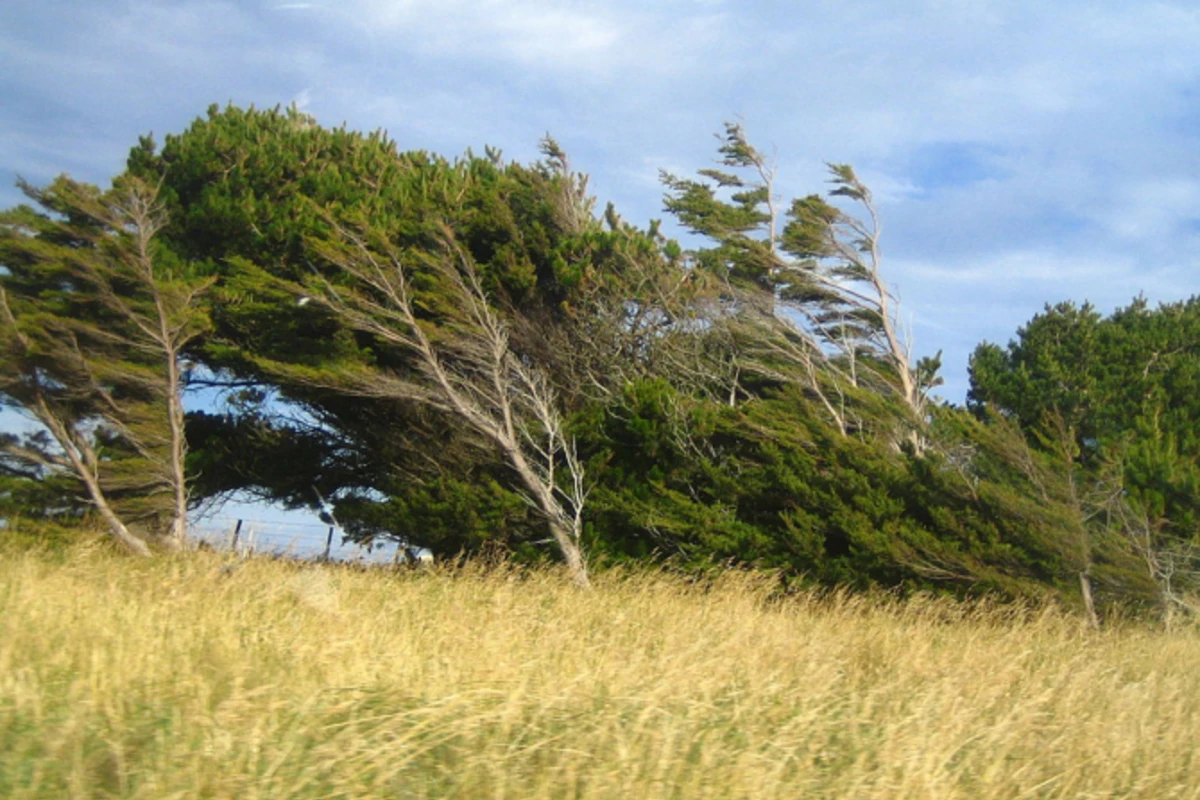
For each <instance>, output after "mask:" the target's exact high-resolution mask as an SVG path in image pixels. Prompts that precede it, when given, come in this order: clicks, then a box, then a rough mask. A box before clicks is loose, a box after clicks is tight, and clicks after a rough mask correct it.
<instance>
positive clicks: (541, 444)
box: [306, 220, 588, 587]
mask: <svg viewBox="0 0 1200 800" xmlns="http://www.w3.org/2000/svg"><path fill="white" fill-rule="evenodd" d="M330 223H331V225H332V227H333V232H334V235H333V238H332V239H331V240H327V241H323V242H315V243H314V244H315V246H316V249H317V250H318V251H319V252H320V253H321V254H322V256H323V257H324V258H326V259H327V260H328V261H330V262H331V263H334V264H337V265H338V266H339V267H340V268H341V269H342V270H343V272H344V273H345V275H346V276H349V278H350V279H351V281H350V282H349V283H347V282H343V283H341V284H334V283H333V282H332V281H329V280H320V281H318V282H316V283H315V284H314V287H313V288H314V289H316V290H318V291H319V292H320V295H319V296H320V298H321V302H323V303H324V304H325V305H327V306H328V307H329V308H330V309H332V310H333V312H334V313H335V314H336V315H337V316H338V317H339V318H340V319H342V320H344V321H345V322H346V323H347V324H348V325H350V326H351V327H352V328H354V329H355V330H359V331H363V332H365V333H368V334H370V335H371V336H373V337H374V338H375V339H376V340H377V341H378V342H380V343H381V344H384V345H388V346H392V347H396V348H399V349H401V350H403V351H405V352H407V353H409V354H410V355H411V356H413V358H414V360H415V363H414V364H413V367H412V369H411V370H406V371H404V372H400V371H388V372H383V373H381V372H378V371H375V370H371V371H368V372H365V373H359V374H358V375H355V374H353V373H351V374H341V375H337V385H338V386H339V387H340V388H342V389H344V390H348V391H350V392H353V393H355V394H358V395H362V396H370V397H379V398H387V399H394V400H401V401H415V402H416V403H418V404H421V405H425V406H429V407H431V408H433V409H436V410H437V411H439V412H442V413H444V414H448V415H449V416H450V417H451V418H452V419H453V420H455V421H456V422H459V423H461V424H463V425H465V426H466V427H467V428H468V429H469V430H470V431H471V432H473V433H474V434H476V435H478V436H479V437H481V438H482V439H483V440H484V441H485V442H486V443H487V444H488V445H489V446H491V447H495V448H497V449H498V451H499V453H500V455H501V457H502V458H503V460H504V461H505V463H507V464H508V466H509V467H510V468H511V469H512V470H513V472H514V473H515V474H516V476H517V478H518V480H519V481H520V483H521V485H522V486H523V487H524V490H525V492H526V493H527V497H528V502H529V503H530V505H532V506H533V507H534V508H535V509H537V511H538V512H539V513H540V514H541V515H542V516H543V517H544V519H545V521H546V525H547V527H548V528H549V532H550V535H551V538H552V539H553V541H554V543H555V545H556V546H557V549H558V551H559V553H560V555H561V556H562V558H563V561H564V562H565V563H566V565H567V569H568V571H569V573H570V576H571V579H572V580H573V581H574V582H575V583H576V584H578V585H579V586H582V587H587V586H588V574H587V563H586V559H585V557H584V552H583V543H582V536H583V511H584V503H585V500H586V497H587V488H586V485H585V482H584V471H583V465H582V464H581V462H580V461H579V459H578V457H577V456H576V452H575V445H574V442H573V441H571V440H570V439H569V438H568V437H567V435H566V434H565V432H564V430H563V421H562V416H561V414H560V413H559V410H558V408H557V407H556V401H555V392H554V389H553V388H552V387H551V386H550V384H549V383H548V381H547V380H546V377H545V376H544V375H543V374H542V373H541V372H540V371H539V370H538V369H537V367H536V366H534V365H531V364H528V363H525V362H524V361H522V359H520V358H519V357H518V356H517V354H515V353H514V352H513V351H512V350H511V348H510V346H509V333H508V328H507V326H506V325H505V323H504V322H503V321H502V320H501V319H500V317H499V316H498V315H497V313H496V312H495V311H494V310H493V309H492V308H491V306H490V304H489V302H488V297H487V295H486V293H485V292H484V289H483V286H482V284H481V282H480V279H479V276H478V274H477V268H476V266H475V264H474V263H473V262H472V261H471V259H470V257H469V256H468V255H467V254H466V252H465V251H464V250H463V249H462V248H461V247H459V246H458V244H457V243H456V242H455V241H454V238H453V235H452V233H451V232H450V231H449V230H446V231H445V232H444V239H443V244H442V246H441V248H439V251H435V252H433V253H429V254H427V255H426V256H425V257H424V258H422V259H421V261H420V264H419V267H414V265H411V264H406V263H405V261H404V259H403V257H402V256H401V255H400V254H399V253H398V252H397V251H396V249H395V248H394V247H393V246H391V245H390V243H389V242H388V241H387V240H386V238H384V237H381V236H380V235H379V234H378V232H372V231H369V230H361V229H360V230H358V231H352V230H350V229H348V228H346V227H344V226H342V225H340V224H338V223H336V222H334V221H333V220H330ZM421 268H423V269H421ZM414 273H416V274H414ZM422 279H423V280H424V282H426V284H427V285H428V283H429V282H436V283H437V284H438V288H439V289H440V291H439V292H437V293H436V295H435V294H434V292H432V291H427V292H425V293H423V295H424V296H423V297H422V296H421V293H419V292H418V291H416V290H415V287H414V283H416V282H417V281H421V280H422ZM435 296H436V298H437V305H436V306H435V307H434V313H432V314H430V313H429V311H430V305H432V298H434V297H435ZM422 300H425V301H426V302H422ZM306 380H312V381H316V382H322V381H325V380H327V379H326V378H324V377H321V376H318V375H316V374H314V375H312V377H311V378H307V379H306ZM562 471H565V473H566V475H565V479H564V478H560V472H562Z"/></svg>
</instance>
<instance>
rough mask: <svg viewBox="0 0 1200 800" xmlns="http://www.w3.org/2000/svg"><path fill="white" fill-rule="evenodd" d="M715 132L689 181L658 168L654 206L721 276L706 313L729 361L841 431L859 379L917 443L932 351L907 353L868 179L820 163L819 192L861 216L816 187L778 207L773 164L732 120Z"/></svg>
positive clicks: (932, 380) (698, 261)
mask: <svg viewBox="0 0 1200 800" xmlns="http://www.w3.org/2000/svg"><path fill="white" fill-rule="evenodd" d="M718 138H720V140H721V142H722V144H721V147H720V149H719V152H720V155H721V159H720V162H719V163H720V165H721V167H722V169H702V170H700V171H699V179H697V180H690V179H682V178H678V177H676V176H674V175H671V174H669V173H664V174H663V176H662V179H663V183H664V184H665V185H666V187H667V190H668V191H667V197H666V200H665V207H666V210H667V211H669V212H671V213H672V214H674V215H675V216H676V217H677V218H678V219H679V221H680V222H681V223H682V224H683V225H684V226H685V227H686V228H687V229H688V230H690V231H692V232H693V233H696V234H700V235H702V236H704V237H706V238H707V239H709V240H710V241H711V242H712V243H713V246H710V247H702V248H699V249H697V250H696V251H695V252H694V253H693V258H694V261H695V265H696V266H697V267H698V268H699V269H700V270H702V271H704V272H706V273H710V274H713V275H716V276H717V277H718V278H719V279H720V280H723V281H725V282H726V284H727V286H728V291H727V298H728V300H729V302H727V304H726V312H727V313H726V314H725V315H724V316H723V317H722V319H721V320H720V321H719V323H718V324H719V325H721V326H726V327H727V328H728V329H729V330H730V332H731V337H732V341H733V342H734V347H733V349H734V350H735V353H736V354H735V355H733V358H734V360H735V361H736V362H737V363H738V364H740V365H741V366H742V368H743V371H744V372H746V373H751V374H758V375H760V376H763V377H766V378H768V379H771V380H783V381H785V382H786V381H793V380H794V381H797V382H799V383H801V384H802V385H804V386H805V387H806V389H807V390H808V391H809V392H810V393H811V394H812V395H813V396H814V397H815V398H816V399H818V400H819V401H820V402H821V404H822V406H823V408H824V409H825V411H826V413H827V415H828V417H829V419H830V420H831V421H832V422H833V423H834V424H835V425H836V426H837V427H838V428H839V429H840V430H841V431H842V432H843V434H845V433H848V432H850V431H851V430H854V429H858V428H860V427H861V420H860V419H858V418H856V416H855V411H854V409H853V408H852V406H853V405H854V404H855V403H858V404H861V403H862V399H863V394H862V391H861V390H866V391H867V392H868V393H871V394H874V395H877V396H882V397H886V398H889V399H893V400H895V401H898V403H899V406H900V407H901V408H902V409H903V410H904V414H905V415H906V416H907V418H908V422H907V429H908V430H907V432H906V433H905V434H904V435H903V436H902V437H901V438H902V439H904V440H907V441H909V442H911V443H912V444H913V445H914V446H915V447H916V448H917V449H918V450H920V449H921V448H922V446H923V442H924V439H923V437H922V435H921V434H920V432H919V431H920V429H921V428H922V427H923V426H924V425H925V422H926V416H927V415H926V404H927V393H928V391H929V389H930V388H932V387H933V386H934V385H936V383H937V377H936V374H937V370H938V368H939V366H940V362H939V359H938V358H937V357H935V358H932V359H922V360H921V361H920V362H918V363H917V364H913V360H912V353H911V348H910V344H909V341H908V338H907V336H906V334H905V327H904V325H903V324H902V322H901V320H900V317H899V314H898V302H897V299H896V296H895V294H894V292H893V290H892V288H891V287H890V285H889V284H888V283H887V281H886V279H885V277H884V275H883V273H882V269H881V261H882V257H881V251H880V244H879V242H880V232H881V230H880V224H879V216H878V212H877V209H876V207H875V204H874V200H873V198H872V196H871V193H870V190H869V189H868V188H867V187H866V185H865V184H864V183H863V182H862V181H861V180H860V179H859V178H858V177H857V175H856V174H855V173H854V170H853V169H852V168H851V167H849V166H848V165H841V164H831V165H830V173H831V175H832V180H831V183H833V185H834V188H833V189H832V191H831V192H830V195H831V196H832V197H833V198H834V199H838V198H844V199H845V200H848V201H850V202H851V203H854V204H855V205H857V206H858V207H859V209H860V211H861V216H855V215H854V214H851V213H850V212H848V211H845V210H843V209H841V208H839V207H838V206H835V205H833V204H832V203H830V202H829V201H827V200H826V199H824V198H822V197H820V196H819V195H810V196H808V197H805V198H800V199H796V200H794V201H793V202H792V203H791V204H790V206H788V207H787V210H786V212H783V211H781V206H780V201H779V198H777V197H776V195H775V177H776V176H775V167H774V165H773V163H772V161H771V160H770V158H769V157H768V156H767V155H766V154H764V153H763V152H762V151H760V150H758V149H757V148H755V147H754V146H753V145H751V144H750V143H749V141H748V140H747V138H746V133H745V130H744V129H743V127H742V126H741V125H739V124H734V123H727V124H726V126H725V133H724V135H722V136H720V137H718ZM854 396H857V399H854Z"/></svg>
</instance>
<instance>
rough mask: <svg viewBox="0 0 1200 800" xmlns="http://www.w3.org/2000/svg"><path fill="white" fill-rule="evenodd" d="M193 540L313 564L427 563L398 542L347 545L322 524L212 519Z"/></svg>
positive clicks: (195, 531)
mask: <svg viewBox="0 0 1200 800" xmlns="http://www.w3.org/2000/svg"><path fill="white" fill-rule="evenodd" d="M191 537H192V540H193V541H195V542H196V543H197V544H199V545H201V546H206V547H211V548H213V549H214V550H227V551H231V552H234V553H237V554H238V555H250V554H253V553H257V554H264V555H273V556H282V557H286V558H295V559H302V560H312V561H340V562H349V563H362V564H381V565H382V564H398V563H404V562H406V561H410V560H419V561H420V560H425V558H426V557H425V555H424V554H425V553H427V552H428V551H414V552H410V551H409V549H408V548H406V547H404V545H402V544H400V543H398V542H395V541H379V542H373V543H371V544H370V545H359V544H355V543H354V542H349V541H346V540H345V538H344V536H343V535H342V532H341V531H340V530H339V529H338V528H337V527H336V526H333V525H327V524H324V523H321V522H312V523H308V522H290V521H279V520H258V519H249V518H246V517H233V516H227V517H212V518H208V519H205V520H203V521H201V522H200V523H199V524H197V525H194V526H193V527H192V532H191Z"/></svg>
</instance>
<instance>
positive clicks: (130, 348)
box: [0, 177, 210, 555]
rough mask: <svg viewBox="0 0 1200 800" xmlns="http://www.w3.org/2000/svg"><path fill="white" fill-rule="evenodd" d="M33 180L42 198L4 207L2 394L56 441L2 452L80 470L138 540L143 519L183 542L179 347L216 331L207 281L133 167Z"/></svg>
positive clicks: (111, 516)
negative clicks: (173, 241) (205, 304)
mask: <svg viewBox="0 0 1200 800" xmlns="http://www.w3.org/2000/svg"><path fill="white" fill-rule="evenodd" d="M23 188H24V190H25V192H26V194H27V195H28V196H29V197H30V198H31V199H32V200H34V201H35V202H36V203H38V205H40V206H41V207H42V209H43V210H42V211H41V212H38V211H35V210H34V209H32V208H30V207H28V206H23V207H20V208H18V209H15V210H13V211H10V212H7V213H5V214H4V215H3V216H0V264H2V265H3V267H4V269H5V274H4V275H3V276H0V337H2V338H0V343H2V345H3V348H4V349H3V356H2V358H0V395H2V396H3V400H4V402H5V404H6V405H9V406H12V407H15V408H17V409H19V410H21V411H24V412H26V413H27V414H28V415H30V416H31V417H32V418H33V419H35V420H36V421H37V422H39V423H40V424H41V425H43V426H44V427H45V429H46V431H48V432H49V434H50V436H51V437H52V439H53V444H51V442H49V441H48V440H46V439H45V438H44V437H38V436H30V437H25V439H24V440H23V441H17V440H14V439H11V438H10V439H9V440H8V441H6V443H5V446H6V450H7V452H8V453H9V455H10V456H11V457H12V458H15V459H18V460H21V461H23V462H24V463H26V464H27V465H29V466H31V467H34V466H36V467H37V468H38V469H41V470H44V471H49V472H57V471H60V470H69V471H70V472H71V473H72V474H74V476H75V477H76V478H77V479H78V480H79V481H80V482H81V483H82V485H83V487H84V489H85V491H86V494H87V497H88V499H89V501H90V503H91V505H92V506H93V507H94V508H95V509H96V511H97V513H99V515H100V516H101V518H102V519H103V520H104V522H105V524H106V525H107V527H108V529H109V531H110V533H111V534H112V535H113V536H114V537H115V538H116V539H117V540H118V541H120V542H121V543H122V544H124V545H125V546H126V547H127V548H129V549H130V550H132V551H133V552H136V553H139V554H143V555H145V554H148V553H149V549H148V547H147V545H146V543H145V542H144V541H143V540H142V539H141V538H139V537H138V536H136V535H135V534H134V533H132V532H131V530H130V526H131V525H132V524H133V523H134V522H138V523H140V524H142V525H146V526H149V527H156V526H159V527H162V528H165V533H166V541H167V542H168V543H169V544H172V545H173V546H179V545H181V544H182V543H183V541H184V539H185V537H186V524H187V507H188V487H187V476H186V473H185V459H186V455H187V442H186V438H185V433H184V410H183V391H184V388H185V387H184V383H185V377H184V364H183V355H184V350H185V348H186V347H187V346H188V345H189V344H190V343H191V342H193V341H194V340H195V339H196V338H197V337H198V336H200V335H201V334H202V333H203V332H204V330H205V329H206V325H207V317H206V314H205V312H204V310H203V309H202V308H201V307H200V305H199V300H200V298H201V296H202V294H203V293H204V291H205V290H206V288H207V287H208V286H209V284H210V280H208V279H205V278H200V277H195V276H193V275H190V274H189V273H188V271H187V269H186V268H185V265H183V264H181V263H180V262H179V261H178V260H177V259H175V258H174V257H172V255H171V254H170V253H168V252H166V251H165V250H163V249H162V248H160V247H159V245H158V242H157V241H156V236H157V235H158V233H159V231H160V230H161V229H162V227H163V225H164V224H165V221H166V220H165V214H164V211H163V208H162V206H161V205H160V204H159V203H158V200H157V194H156V191H155V190H154V189H153V188H151V187H149V186H147V185H146V184H144V183H142V182H141V181H139V180H137V179H135V178H128V177H126V178H122V179H119V180H118V181H117V182H116V183H115V184H114V186H113V187H112V188H111V189H110V190H108V191H101V190H100V189H98V188H96V187H93V186H88V185H86V184H81V183H77V182H75V181H72V180H71V179H69V178H67V177H61V178H59V179H58V180H56V181H55V182H54V183H52V184H51V185H50V186H48V187H46V188H45V189H36V188H34V187H31V186H27V185H26V186H23ZM163 495H166V496H167V497H168V498H169V500H168V501H167V502H166V503H164V502H163ZM164 517H165V519H166V520H167V521H166V523H165V525H163V524H162V523H161V520H162V518H164ZM156 520H157V522H156ZM160 532H163V531H160Z"/></svg>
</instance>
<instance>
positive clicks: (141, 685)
mask: <svg viewBox="0 0 1200 800" xmlns="http://www.w3.org/2000/svg"><path fill="white" fill-rule="evenodd" d="M226 563H228V562H225V561H223V560H222V559H221V557H220V556H217V555H214V554H203V553H199V554H192V555H188V556H180V557H175V558H170V559H165V560H159V561H154V562H146V563H141V562H136V561H132V560H129V559H125V558H121V557H119V556H114V555H111V554H108V553H107V552H106V551H105V550H104V549H103V548H100V547H96V546H91V547H86V546H85V547H81V548H78V549H76V550H74V551H72V552H70V553H68V554H67V555H66V556H65V557H63V556H57V557H52V556H49V555H38V554H30V553H26V552H18V551H14V550H12V549H9V550H4V551H0V796H2V797H6V798H23V797H39V798H68V797H137V798H154V799H155V800H159V799H160V798H172V797H178V798H193V797H213V798H225V797H230V798H239V799H240V800H251V798H293V797H295V798H301V797H305V798H307V797H312V798H316V797H321V798H325V797H470V798H476V797H478V798H572V797H580V798H584V797H587V798H591V797H605V798H658V797H676V798H703V797H711V798H739V797H744V798H772V797H786V798H810V797H836V798H872V797H879V798H942V797H961V798H1006V800H1007V799H1011V798H1025V797H1028V798H1043V797H1044V798H1049V797H1055V798H1058V797H1061V798H1083V797H1087V798H1099V797H1145V798H1174V797H1200V756H1198V748H1200V736H1198V734H1200V635H1198V634H1197V633H1196V632H1195V631H1194V630H1177V631H1173V632H1170V633H1164V632H1161V631H1156V630H1151V629H1150V628H1147V627H1138V626H1134V625H1132V624H1131V625H1127V626H1124V627H1116V628H1113V629H1110V630H1108V631H1105V632H1103V633H1099V634H1096V633H1091V632H1089V631H1087V630H1086V629H1085V628H1084V626H1083V625H1082V624H1081V623H1080V621H1079V620H1077V619H1074V618H1071V617H1068V616H1065V615H1062V614H1060V613H1057V612H1054V611H1050V610H1047V611H1044V612H1035V613H1026V614H1022V613H1018V612H1016V611H1013V610H1007V611H1006V610H1005V609H1003V608H992V609H988V608H983V607H979V606H975V607H964V606H956V605H954V604H952V603H949V602H947V601H934V600H915V601H909V602H907V603H903V604H901V603H888V602H885V601H881V600H878V599H876V600H866V599H861V598H857V599H856V598H850V597H846V596H832V597H824V598H821V597H817V596H815V595H814V596H801V597H797V598H790V599H787V600H785V601H782V602H769V601H768V599H767V597H768V594H767V591H766V589H765V587H764V586H762V585H756V583H755V582H754V581H753V580H752V579H749V578H746V577H744V576H742V577H737V576H732V577H729V578H728V579H725V580H722V581H720V582H719V583H718V585H716V586H715V587H710V588H708V589H701V588H697V587H695V586H690V585H689V584H687V583H685V582H683V581H682V580H679V579H677V578H669V577H663V576H652V575H644V574H638V575H631V574H616V573H610V574H605V575H600V576H599V577H598V579H597V581H596V582H597V588H596V590H595V591H594V592H591V593H584V592H580V591H577V590H574V589H572V588H571V587H570V586H569V585H568V584H567V583H566V581H565V580H564V579H562V578H560V577H559V576H557V575H555V574H551V573H533V574H524V575H521V574H516V573H513V572H511V571H508V572H506V571H496V570H493V571H486V570H482V569H479V570H466V571H464V572H459V573H455V574H450V573H447V572H438V571H433V572H428V573H401V574H392V573H384V572H375V573H367V572H354V571H350V570H345V569H336V568H333V569H322V568H319V567H314V566H308V567H303V566H298V565H294V564H286V563H279V562H270V561H250V562H245V563H244V564H242V565H241V566H240V568H238V569H236V570H233V571H230V570H226V569H223V568H222V567H223V565H224V564H226ZM760 584H761V582H760Z"/></svg>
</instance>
